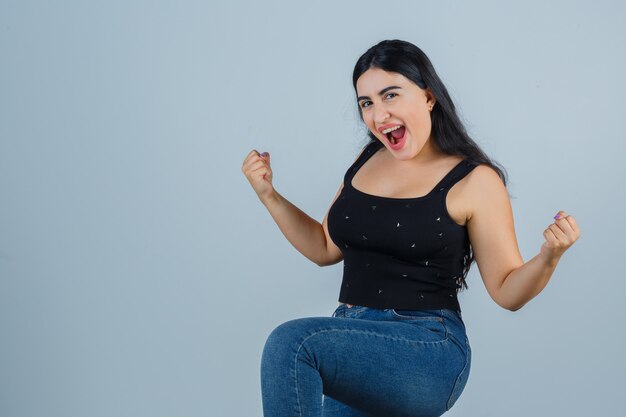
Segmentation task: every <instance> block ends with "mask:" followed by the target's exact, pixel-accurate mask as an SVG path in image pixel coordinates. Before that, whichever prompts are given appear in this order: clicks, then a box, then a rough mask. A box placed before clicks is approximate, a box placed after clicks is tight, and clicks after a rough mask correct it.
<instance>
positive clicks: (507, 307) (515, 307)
mask: <svg viewBox="0 0 626 417" xmlns="http://www.w3.org/2000/svg"><path fill="white" fill-rule="evenodd" d="M500 307H502V308H504V309H505V310H509V311H512V312H516V311H517V310H519V309H521V308H522V307H524V304H518V305H511V304H500Z"/></svg>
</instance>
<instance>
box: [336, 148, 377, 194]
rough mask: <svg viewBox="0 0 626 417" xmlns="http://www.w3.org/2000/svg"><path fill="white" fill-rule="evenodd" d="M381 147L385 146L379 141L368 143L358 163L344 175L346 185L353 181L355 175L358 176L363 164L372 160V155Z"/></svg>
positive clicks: (357, 160)
mask: <svg viewBox="0 0 626 417" xmlns="http://www.w3.org/2000/svg"><path fill="white" fill-rule="evenodd" d="M381 146H383V144H382V143H380V141H378V140H377V141H373V142H370V143H368V144H367V145H366V146H365V148H363V151H362V152H361V154H360V155H359V157H358V158H357V159H356V161H354V163H353V164H352V166H351V167H350V168H348V170H347V171H346V174H345V175H344V179H343V180H344V184H347V183H348V182H349V181H351V180H352V177H353V176H354V174H356V172H357V171H358V170H359V169H360V168H361V167H362V166H363V164H364V163H365V162H367V160H368V159H370V158H371V157H372V155H374V154H375V153H376V151H377V150H378V149H379V148H380V147H381Z"/></svg>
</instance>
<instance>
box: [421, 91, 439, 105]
mask: <svg viewBox="0 0 626 417" xmlns="http://www.w3.org/2000/svg"><path fill="white" fill-rule="evenodd" d="M424 94H425V95H426V104H428V105H433V106H434V105H435V102H436V101H437V99H436V98H435V95H434V94H433V92H432V91H431V90H430V88H426V90H424Z"/></svg>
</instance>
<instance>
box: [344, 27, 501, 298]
mask: <svg viewBox="0 0 626 417" xmlns="http://www.w3.org/2000/svg"><path fill="white" fill-rule="evenodd" d="M370 68H380V69H382V70H383V71H387V72H395V73H398V74H402V75H403V76H404V77H406V78H408V79H409V80H411V81H413V82H414V83H415V84H416V85H418V86H419V87H420V88H422V89H426V88H429V89H430V91H432V93H433V95H434V96H435V106H434V107H433V110H432V112H431V120H432V130H431V139H432V140H433V141H434V142H435V144H436V146H437V147H438V148H439V149H440V150H441V151H442V152H443V153H445V154H447V155H455V156H460V157H463V158H464V159H465V158H466V159H468V160H469V161H470V162H472V163H475V164H485V165H488V166H490V167H491V168H493V170H494V171H496V172H497V173H498V175H499V176H500V179H502V182H503V183H504V185H505V186H506V183H507V174H506V170H505V169H504V167H503V166H502V165H500V164H498V163H497V162H495V161H493V160H491V159H490V158H489V157H488V156H487V155H486V154H485V153H484V152H483V151H482V150H481V149H480V147H479V146H478V145H477V144H476V142H474V141H473V140H472V138H471V137H470V136H469V135H468V134H467V131H466V130H465V126H463V123H462V122H461V120H460V119H459V116H458V115H457V112H456V108H455V106H454V103H453V102H452V99H451V98H450V95H449V94H448V90H447V89H446V87H445V86H444V85H443V82H442V81H441V79H440V78H439V76H438V75H437V73H436V72H435V68H434V67H433V65H432V63H431V62H430V59H428V57H427V56H426V54H425V53H424V52H423V51H422V50H421V49H420V48H418V47H417V46H415V45H413V44H412V43H409V42H406V41H401V40H397V39H395V40H385V41H382V42H379V43H378V44H376V45H374V46H372V47H371V48H370V49H368V50H367V51H366V52H365V53H364V54H363V55H361V57H360V58H359V60H358V61H357V62H356V65H355V66H354V72H353V73H352V84H353V86H354V91H355V93H356V82H357V80H358V79H359V77H360V76H361V75H362V74H363V73H364V72H365V71H367V70H368V69H370ZM357 107H358V108H359V115H360V117H361V120H363V113H362V111H361V107H360V106H357ZM368 136H369V138H370V141H369V142H368V143H367V144H366V145H365V146H368V145H369V144H370V143H372V142H376V141H378V138H376V136H374V134H373V133H372V132H368ZM466 248H467V249H466V252H465V256H464V258H463V276H462V279H461V284H462V288H468V286H467V283H466V278H467V274H468V272H469V269H470V266H471V264H472V263H473V262H474V254H473V252H472V247H471V244H470V242H469V240H468V241H467V242H466Z"/></svg>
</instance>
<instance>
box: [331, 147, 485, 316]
mask: <svg viewBox="0 0 626 417" xmlns="http://www.w3.org/2000/svg"><path fill="white" fill-rule="evenodd" d="M382 146H383V145H382V143H380V142H379V141H375V142H372V143H370V144H368V145H367V146H366V147H365V149H364V151H363V153H362V154H361V155H360V156H359V158H357V160H356V161H355V162H354V164H353V165H352V166H351V167H350V168H349V169H348V171H347V172H346V174H345V176H344V186H343V190H342V192H341V193H340V195H339V197H338V198H337V200H336V201H335V202H334V204H333V205H332V206H331V208H330V210H329V213H328V233H329V235H330V237H331V239H332V240H333V242H334V243H335V244H336V245H337V246H338V247H339V249H340V250H341V252H342V253H343V257H344V265H343V280H342V283H341V290H340V293H339V301H340V302H343V303H348V304H354V305H361V306H367V307H371V308H395V309H414V310H430V309H440V308H450V309H455V310H459V311H460V310H461V309H460V306H459V302H458V299H457V292H458V290H459V289H460V288H461V285H460V282H461V277H462V274H463V266H464V257H465V256H466V254H467V253H468V250H469V239H468V234H467V227H466V226H461V225H459V224H457V223H456V222H455V221H454V220H453V219H452V218H451V217H450V215H449V214H448V211H447V209H446V205H445V201H446V200H445V199H446V195H447V193H448V190H449V189H450V188H451V187H452V186H453V185H454V184H456V183H457V182H458V181H459V180H461V179H462V178H463V177H465V176H466V175H467V174H468V173H469V172H470V171H471V170H472V169H473V168H475V167H476V164H474V163H470V162H469V161H468V160H467V159H464V160H463V161H461V162H459V164H458V165H456V166H455V167H454V168H453V169H452V170H451V171H450V172H449V173H448V174H447V175H446V176H445V177H444V178H443V179H442V180H441V181H440V182H439V183H438V184H437V185H436V186H435V187H434V188H433V189H432V190H431V191H430V192H429V193H428V194H426V195H425V196H422V197H417V198H389V197H381V196H375V195H371V194H367V193H364V192H361V191H359V190H357V189H355V188H354V187H352V178H353V177H354V175H355V173H356V172H357V171H358V170H359V168H360V167H361V166H362V165H363V164H364V163H365V162H366V161H367V160H368V159H369V158H370V157H371V156H372V155H374V153H376V151H378V150H379V149H380V147H382Z"/></svg>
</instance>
